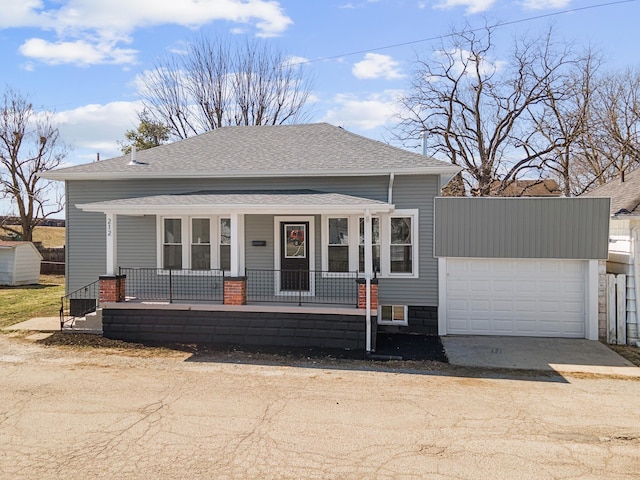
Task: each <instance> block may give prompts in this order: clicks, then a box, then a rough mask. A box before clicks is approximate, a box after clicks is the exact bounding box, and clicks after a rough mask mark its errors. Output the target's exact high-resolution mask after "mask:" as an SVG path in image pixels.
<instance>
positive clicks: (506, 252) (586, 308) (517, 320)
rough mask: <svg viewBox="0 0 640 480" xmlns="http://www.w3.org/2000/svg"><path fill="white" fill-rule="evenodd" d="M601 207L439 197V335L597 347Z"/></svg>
mask: <svg viewBox="0 0 640 480" xmlns="http://www.w3.org/2000/svg"><path fill="white" fill-rule="evenodd" d="M589 200H591V201H589ZM607 208H608V202H607V200H606V199H569V198H553V199H550V198H485V199H480V198H452V197H449V198H437V199H436V227H435V228H436V235H435V255H436V257H438V268H439V272H438V277H439V285H438V288H439V295H438V299H439V304H438V332H439V334H440V335H511V336H534V337H562V338H588V339H592V340H597V338H598V321H599V318H598V297H599V283H598V280H599V277H598V275H599V268H600V266H601V263H602V261H603V260H606V258H607V242H608V210H607ZM599 262H600V263H599Z"/></svg>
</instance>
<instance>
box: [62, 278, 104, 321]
mask: <svg viewBox="0 0 640 480" xmlns="http://www.w3.org/2000/svg"><path fill="white" fill-rule="evenodd" d="M60 303H61V305H60V329H64V327H65V325H66V324H69V325H71V326H72V327H73V323H74V322H73V320H75V319H76V318H82V317H86V316H87V315H88V314H90V313H93V312H95V311H96V310H97V309H98V306H99V304H100V281H95V282H93V283H90V284H89V285H85V286H84V287H82V288H79V289H78V290H75V291H73V292H71V293H68V294H66V295H65V296H63V297H61V298H60Z"/></svg>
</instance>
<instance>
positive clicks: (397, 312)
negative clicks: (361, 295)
mask: <svg viewBox="0 0 640 480" xmlns="http://www.w3.org/2000/svg"><path fill="white" fill-rule="evenodd" d="M407 310H408V309H407V306H406V305H380V307H379V311H378V323H379V324H381V325H408V324H409V323H408V319H407Z"/></svg>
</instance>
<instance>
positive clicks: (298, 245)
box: [280, 222, 309, 291]
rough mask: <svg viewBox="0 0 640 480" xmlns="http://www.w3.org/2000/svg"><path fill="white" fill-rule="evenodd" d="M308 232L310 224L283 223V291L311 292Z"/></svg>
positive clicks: (281, 261) (281, 280)
mask: <svg viewBox="0 0 640 480" xmlns="http://www.w3.org/2000/svg"><path fill="white" fill-rule="evenodd" d="M308 230H309V223H308V222H295V223H294V222H281V229H280V232H281V235H282V238H281V245H282V251H281V259H280V265H281V269H282V271H281V272H280V289H281V290H282V291H300V290H302V291H309V255H308V248H307V245H308V242H307V232H308Z"/></svg>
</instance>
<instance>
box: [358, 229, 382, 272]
mask: <svg viewBox="0 0 640 480" xmlns="http://www.w3.org/2000/svg"><path fill="white" fill-rule="evenodd" d="M359 238H360V240H359V243H358V270H359V271H360V272H364V218H363V217H360V236H359ZM371 250H372V252H371V258H372V259H373V271H374V272H380V218H378V217H371Z"/></svg>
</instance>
